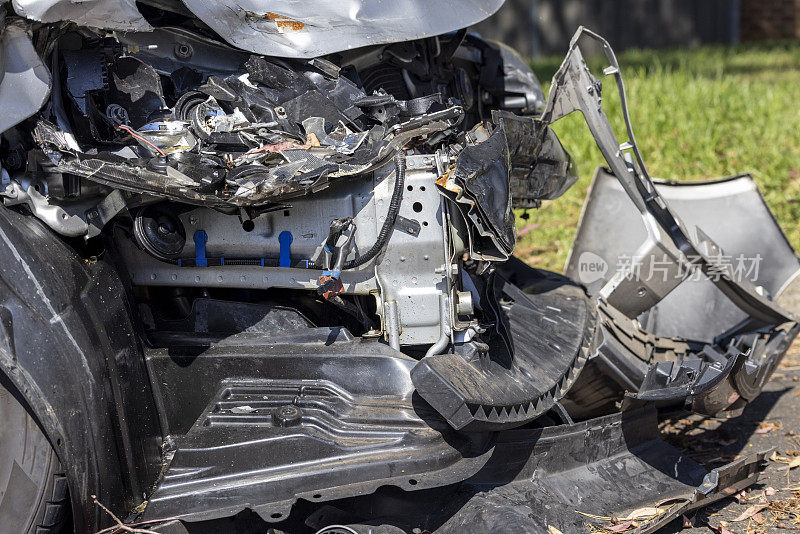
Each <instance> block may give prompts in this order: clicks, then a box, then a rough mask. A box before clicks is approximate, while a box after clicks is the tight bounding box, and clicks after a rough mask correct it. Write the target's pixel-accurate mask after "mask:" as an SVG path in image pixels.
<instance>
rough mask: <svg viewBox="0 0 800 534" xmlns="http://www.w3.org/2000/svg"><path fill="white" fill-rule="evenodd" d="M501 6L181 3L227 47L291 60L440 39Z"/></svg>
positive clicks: (412, 1)
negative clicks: (405, 42) (366, 47)
mask: <svg viewBox="0 0 800 534" xmlns="http://www.w3.org/2000/svg"><path fill="white" fill-rule="evenodd" d="M503 2H504V0H461V1H458V0H441V1H438V2H430V1H428V0H393V1H391V2H386V1H381V0H344V1H342V0H318V1H316V2H312V3H307V2H296V1H294V0H278V1H271V2H263V1H262V0H220V1H215V2H209V1H207V0H184V3H185V4H186V7H188V8H189V9H190V10H191V11H192V13H194V14H195V15H197V17H198V18H199V19H200V20H202V21H204V22H205V23H206V24H208V25H209V26H211V28H212V29H213V30H214V31H216V32H217V33H218V34H219V35H220V36H221V37H222V38H223V39H225V40H226V41H228V42H229V43H231V44H232V45H234V46H237V47H239V48H243V49H244V50H249V51H250V52H255V53H257V54H264V55H270V56H281V57H294V58H312V57H316V56H322V55H325V54H332V53H334V52H341V51H343V50H351V49H353V48H359V47H362V46H368V45H374V44H386V43H393V42H398V41H410V40H412V39H422V38H425V37H433V36H435V35H441V34H443V33H447V32H450V31H454V30H458V29H460V28H465V27H467V26H470V25H472V24H475V23H477V22H480V21H482V20H484V19H485V18H487V17H489V16H491V15H492V14H493V13H494V12H495V11H497V10H498V9H499V8H500V6H501V5H503Z"/></svg>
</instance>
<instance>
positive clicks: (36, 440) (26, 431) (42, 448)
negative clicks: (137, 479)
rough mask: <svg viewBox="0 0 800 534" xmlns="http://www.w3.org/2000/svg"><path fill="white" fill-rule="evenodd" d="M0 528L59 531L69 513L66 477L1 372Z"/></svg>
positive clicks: (7, 532)
mask: <svg viewBox="0 0 800 534" xmlns="http://www.w3.org/2000/svg"><path fill="white" fill-rule="evenodd" d="M0 422H2V423H0V534H56V533H60V532H62V531H63V530H64V527H65V525H66V524H67V523H68V520H69V516H70V505H69V492H68V488H67V478H66V476H65V475H64V472H63V471H62V469H61V463H60V462H59V461H58V457H57V456H56V453H55V451H54V450H53V447H52V446H51V445H50V442H49V441H48V440H47V437H45V435H44V433H43V432H42V430H41V429H40V428H39V425H38V424H37V423H36V420H35V419H34V418H33V417H32V416H31V414H30V413H29V412H28V410H27V409H26V408H25V406H24V405H23V404H22V403H21V402H20V400H19V399H18V398H17V396H16V395H15V394H14V392H13V391H12V390H11V388H10V386H8V385H7V384H5V383H4V381H3V380H2V377H0Z"/></svg>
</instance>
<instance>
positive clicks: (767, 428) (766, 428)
mask: <svg viewBox="0 0 800 534" xmlns="http://www.w3.org/2000/svg"><path fill="white" fill-rule="evenodd" d="M777 428H778V425H776V424H775V423H768V422H761V423H759V424H758V428H756V431H755V433H756V434H767V433H769V432H772V431H773V430H775V429H777Z"/></svg>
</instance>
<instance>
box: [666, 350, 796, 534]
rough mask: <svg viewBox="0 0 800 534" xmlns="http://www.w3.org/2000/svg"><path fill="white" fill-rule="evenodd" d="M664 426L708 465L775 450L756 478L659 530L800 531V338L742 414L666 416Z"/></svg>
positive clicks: (689, 533)
mask: <svg viewBox="0 0 800 534" xmlns="http://www.w3.org/2000/svg"><path fill="white" fill-rule="evenodd" d="M662 430H663V431H664V432H665V434H666V436H665V438H666V439H667V440H668V441H670V442H672V443H673V444H675V445H678V446H680V447H681V448H683V449H685V450H687V451H690V455H691V456H692V457H693V458H694V459H695V460H697V461H699V462H700V463H702V464H704V465H706V467H709V468H712V467H719V466H720V465H722V464H724V463H727V462H730V461H732V460H734V459H735V458H737V457H738V456H739V455H746V454H749V453H754V452H757V451H761V450H767V449H770V448H773V447H774V448H775V452H774V454H773V455H772V456H771V460H770V461H769V465H768V466H767V468H766V470H765V471H764V473H763V474H762V476H761V477H760V478H759V481H758V483H757V484H755V485H754V486H751V487H750V488H749V489H748V490H746V491H744V492H742V493H740V494H738V495H736V496H735V497H730V498H727V499H724V500H722V501H719V502H717V503H715V504H713V505H710V506H708V507H706V508H704V509H701V510H699V511H698V512H697V513H696V515H692V516H691V517H688V518H684V519H680V520H676V521H673V522H672V523H671V524H670V525H669V526H667V527H666V528H664V529H662V530H661V532H664V533H665V534H675V533H678V532H680V533H681V534H696V533H697V534H699V533H705V534H708V533H711V532H716V533H718V534H728V533H734V534H756V533H759V534H760V533H768V534H778V533H788V532H792V531H798V532H800V343H798V342H795V345H794V346H792V348H791V349H790V352H789V354H788V355H787V356H786V358H785V359H784V361H783V362H782V363H781V367H780V368H779V369H778V370H777V371H776V373H775V375H774V377H773V379H772V380H771V381H770V383H769V384H768V386H767V387H766V388H765V390H764V391H763V393H762V394H761V395H760V396H759V397H758V399H756V401H754V402H753V403H751V404H750V405H748V406H747V407H746V408H745V410H744V413H743V414H742V415H741V416H739V417H737V418H733V419H717V418H703V417H698V416H686V417H682V418H675V419H671V420H668V421H665V422H664V423H663V424H662ZM790 467H791V468H790ZM692 525H694V526H692Z"/></svg>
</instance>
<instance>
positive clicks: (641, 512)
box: [619, 506, 666, 521]
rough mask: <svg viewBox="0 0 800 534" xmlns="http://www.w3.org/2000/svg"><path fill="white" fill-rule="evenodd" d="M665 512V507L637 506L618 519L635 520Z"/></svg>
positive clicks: (651, 517)
mask: <svg viewBox="0 0 800 534" xmlns="http://www.w3.org/2000/svg"><path fill="white" fill-rule="evenodd" d="M664 512H666V509H665V508H655V507H653V506H646V507H644V508H637V509H636V510H634V511H633V512H631V513H630V514H628V515H627V517H620V518H619V520H620V521H636V520H637V519H653V518H654V517H658V516H660V515H661V514H663V513H664Z"/></svg>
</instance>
